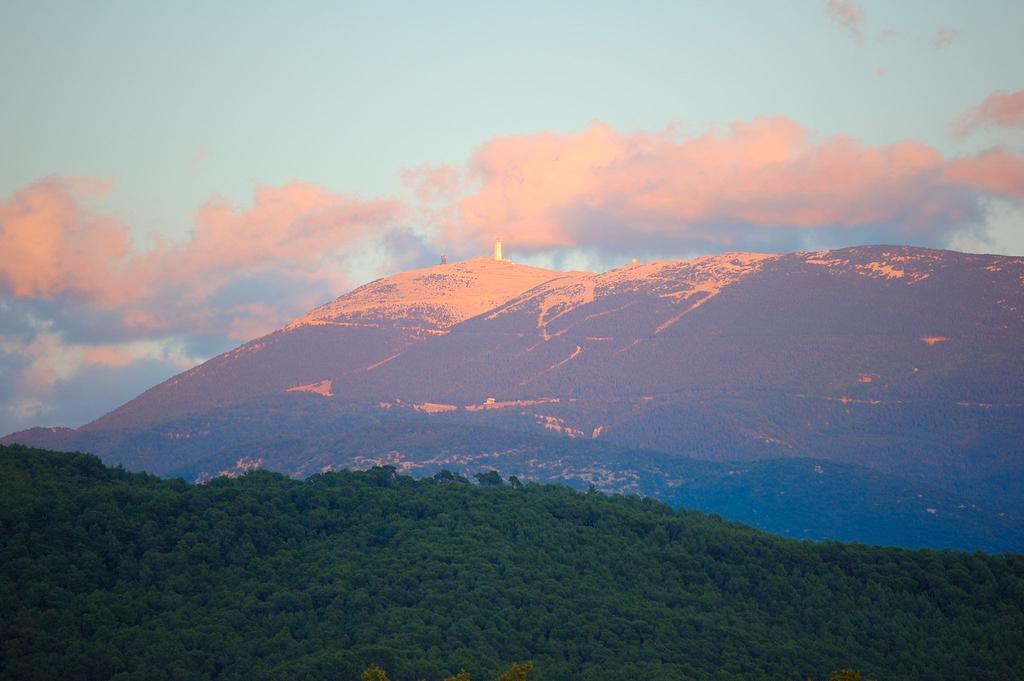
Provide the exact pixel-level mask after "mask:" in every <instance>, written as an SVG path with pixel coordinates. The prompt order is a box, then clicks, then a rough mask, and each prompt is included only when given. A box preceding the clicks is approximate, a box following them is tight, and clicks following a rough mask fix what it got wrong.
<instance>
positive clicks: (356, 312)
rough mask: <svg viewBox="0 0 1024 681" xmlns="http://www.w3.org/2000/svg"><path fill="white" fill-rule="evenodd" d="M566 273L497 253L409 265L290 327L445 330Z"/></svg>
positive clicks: (289, 328) (329, 304) (317, 310)
mask: <svg viewBox="0 0 1024 681" xmlns="http://www.w3.org/2000/svg"><path fill="white" fill-rule="evenodd" d="M564 274H565V273H563V272H557V271H554V270H548V269H543V268H540V267H532V266H529V265H517V264H514V263H511V262H509V261H501V260H495V259H494V258H473V259H470V260H463V261H460V262H454V263H445V264H441V265H434V266H432V267H425V268H422V269H416V270H407V271H405V272H399V273H397V274H394V275H392V276H390V277H385V278H383V279H377V280H375V281H371V282H370V283H368V284H365V285H363V286H360V287H359V288H357V289H355V290H353V291H351V292H350V293H346V294H345V295H343V296H340V297H339V298H336V299H334V300H332V301H331V302H329V303H326V304H325V305H321V306H320V307H318V308H316V309H315V310H313V311H311V312H309V313H308V314H306V315H303V316H302V317H299V318H298V319H296V320H295V321H293V322H292V323H291V324H289V325H288V326H287V327H286V329H287V330H292V329H295V328H299V327H303V326H322V325H339V326H352V325H362V324H368V323H369V324H379V323H383V322H386V323H389V324H398V325H402V324H403V323H404V324H408V325H410V326H416V327H426V328H428V329H433V330H444V329H448V328H450V327H452V326H454V325H455V324H458V323H459V322H461V321H464V320H466V319H469V318H470V317H475V316H476V315H478V314H481V313H483V312H486V311H487V310H491V309H493V308H495V307H497V306H498V305H501V304H502V303H504V302H505V301H507V300H509V299H510V298H513V297H515V296H517V295H519V294H521V293H523V292H524V291H528V290H529V289H531V288H533V287H535V286H537V285H539V284H543V283H544V282H547V281H551V280H552V279H555V278H557V277H560V276H563V275H564Z"/></svg>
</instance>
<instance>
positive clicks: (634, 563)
mask: <svg viewBox="0 0 1024 681" xmlns="http://www.w3.org/2000/svg"><path fill="white" fill-rule="evenodd" d="M0 476H2V479H3V481H4V483H3V494H2V495H0V529H2V534H0V537H2V539H0V541H2V546H0V611H2V612H3V613H4V615H3V617H2V619H0V641H2V643H0V645H2V648H0V678H2V679H19V680H30V679H54V678H61V679H90V680H91V679H154V680H159V679H245V680H246V681H256V680H258V679H284V678H296V679H298V678H302V679H324V680H325V681H326V680H331V681H335V680H340V681H357V680H358V679H360V678H361V677H362V676H363V674H364V672H365V671H366V670H368V669H372V668H374V667H375V666H379V667H380V668H381V669H383V670H386V673H387V675H388V677H389V678H391V679H394V680H396V681H406V680H408V681H415V680H418V679H435V680H436V679H444V678H448V677H455V678H458V676H457V674H458V673H459V672H460V670H465V672H466V674H467V675H471V676H472V678H474V679H493V678H495V677H497V676H498V675H499V674H502V673H503V672H506V670H509V669H510V665H513V664H514V663H517V662H524V661H528V660H529V661H532V662H533V663H534V665H535V666H534V667H533V670H532V671H531V672H530V678H533V679H536V680H537V681H545V680H551V681H553V680H556V679H558V680H561V679H566V680H568V679H594V680H608V681H612V680H616V681H618V680H620V679H634V678H635V679H666V680H668V679H673V680H675V679H716V680H719V679H720V680H726V679H761V678H766V679H780V680H782V679H794V680H795V679H805V678H808V677H814V678H819V679H821V678H828V677H829V673H830V670H835V669H845V668H854V669H858V670H860V671H861V672H863V674H864V676H865V677H871V678H877V679H879V680H880V681H882V680H884V679H899V681H911V680H913V679H922V680H923V679H928V680H933V679H964V680H972V681H973V680H979V681H982V680H986V679H991V680H993V681H996V680H998V681H1007V680H1012V679H1022V678H1024V556H1021V555H1019V554H1006V555H999V556H988V555H984V554H980V553H975V554H965V553H956V552H951V551H942V552H936V551H908V550H902V549H879V548H868V547H864V546H860V545H844V544H839V543H835V542H826V543H812V542H797V541H793V540H788V539H782V538H779V537H774V536H772V535H768V534H765V533H763V532H759V531H756V530H753V529H750V528H748V527H745V526H742V525H739V524H734V523H727V522H724V521H722V520H721V519H720V518H718V517H716V516H706V515H704V514H702V513H700V512H697V511H691V510H679V511H675V510H673V509H672V508H670V507H669V506H666V505H663V504H660V503H658V502H655V501H652V500H650V499H644V498H639V497H624V496H606V495H603V494H600V493H586V492H576V491H573V490H571V489H569V488H567V487H563V486H557V485H537V484H531V483H527V484H523V483H521V482H520V481H518V480H515V479H510V480H503V479H502V478H501V477H500V476H498V475H497V474H490V475H482V476H480V477H479V478H478V479H477V480H475V481H471V480H467V479H466V478H464V477H461V476H458V475H455V474H451V473H443V472H442V473H439V474H438V475H436V476H434V477H433V478H426V479H423V480H413V479H412V478H408V477H404V476H401V475H398V474H397V473H396V471H395V469H393V468H389V467H383V468H375V469H372V470H370V471H366V472H358V473H355V472H336V473H328V474H323V475H315V476H312V477H310V478H309V479H307V480H305V481H296V480H292V479H289V478H287V477H285V476H282V475H278V474H275V473H268V472H254V473H251V474H248V475H245V476H243V477H241V478H237V479H228V478H219V479H215V480H212V481H211V482H209V483H208V484H205V485H188V484H186V483H185V482H183V481H180V480H162V479H160V478H157V477H154V476H151V475H146V474H137V473H128V472H125V471H123V470H121V469H116V468H115V469H111V468H107V467H105V466H103V465H102V464H101V463H100V461H99V459H97V458H96V457H93V456H90V455H83V454H58V453H52V452H46V451H42V450H35V449H29V448H24V447H19V446H14V447H3V448H0ZM836 503H837V504H842V503H845V500H844V499H842V498H837V499H836Z"/></svg>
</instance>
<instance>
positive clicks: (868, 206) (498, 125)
mask: <svg viewBox="0 0 1024 681" xmlns="http://www.w3.org/2000/svg"><path fill="white" fill-rule="evenodd" d="M1022 29H1024V4H1022V3H1020V2H1019V1H1015V2H1002V1H998V0H991V1H987V2H980V3H978V2H966V1H964V2H937V1H934V0H932V1H927V2H925V1H921V2H919V1H917V0H901V2H898V3H893V2H868V1H867V0H860V1H854V0H807V1H803V0H793V1H792V2H785V3H779V2H768V1H764V2H761V1H759V0H748V1H742V2H741V1H736V2H729V1H727V0H723V1H722V2H714V3H709V2H680V1H674V2H635V1H634V2H599V1H591V2H556V3H552V2H536V3H534V2H520V3H507V2H503V3H497V2H494V3H491V2H480V1H475V2H435V3H414V2H382V1H379V0H378V1H374V2H348V3H341V2H289V3H285V2H280V3H273V2H252V1H250V2H216V3H209V2H203V3H200V2H189V1H183V2H176V3H166V2H164V3H156V2H146V1H134V2H117V1H108V2H102V3H82V2H48V1H46V0H33V1H31V2H29V1H21V0H7V1H6V2H3V3H0V82H2V83H3V85H2V87H0V112H2V114H0V434H2V433H6V432H10V431H14V430H18V429H22V428H26V427H30V426H35V425H46V426H49V425H62V426H72V427H73V426H78V425H81V424H82V423H85V422H88V421H89V420H92V419H93V418H96V417H98V416H100V415H102V414H103V413H105V412H106V411H109V410H110V409H112V408H114V407H116V406H117V405H119V404H121V403H122V402H124V401H126V400H127V399H130V398H131V397H133V396H135V395H136V394H138V393H140V392H141V391H143V390H145V389H146V388H148V387H150V386H151V385H153V384H155V383H157V382H159V381H162V380H165V379H167V378H169V377H170V376H172V375H174V374H176V373H178V372H180V371H183V370H185V369H187V368H189V367H191V366H194V365H195V364H197V363H199V362H202V361H205V360H206V359H208V358H210V357H212V356H214V355H216V354H218V353H220V352H223V351H225V350H228V349H230V348H232V347H234V346H236V345H238V344H240V343H242V342H244V341H246V340H248V339H251V338H254V337H258V336H260V335H262V334H265V333H268V332H270V331H272V330H274V329H275V328H279V327H280V326H282V325H283V324H285V323H287V322H288V321H289V320H291V319H293V318H295V317H298V316H300V315H301V314H303V313H304V312H306V311H307V310H309V309H310V308H312V307H314V306H315V305H317V304H320V303H323V302H325V301H327V300H330V299H332V298H334V297H336V296H338V295H341V294H342V293H345V292H346V291H348V290H350V289H351V288H353V287H355V286H357V285H359V284H361V283H364V282H366V281H368V280H370V279H373V278H376V277H379V276H385V275H387V274H390V273H393V272H395V271H399V270H402V269H407V268H410V267H416V266H424V265H428V264H431V263H434V262H436V261H437V258H438V256H439V254H441V253H446V254H448V255H449V257H451V258H453V259H454V258H463V257H473V256H477V255H481V254H483V253H484V252H485V251H486V250H487V248H488V246H489V244H490V242H491V241H492V240H493V239H494V238H495V237H497V236H500V237H502V238H503V240H504V242H505V250H506V254H508V255H511V256H512V257H513V258H514V259H515V260H517V261H519V262H528V263H531V264H536V265H541V266H547V267H552V268H556V269H566V268H576V269H590V270H604V269H608V268H611V267H614V266H617V265H619V264H621V263H623V262H627V261H628V260H629V259H631V258H633V257H637V258H640V259H642V260H647V259H655V258H684V257H692V256H696V255H702V254H707V253H719V252H726V251H738V250H753V251H765V252H789V251H794V250H816V249H822V248H839V247H844V246H851V245H859V244H869V243H901V244H911V245H918V246H928V247H937V248H953V249H956V250H963V251H974V252H989V253H1001V254H1009V255H1024V41H1022V40H1020V35H1021V32H1022Z"/></svg>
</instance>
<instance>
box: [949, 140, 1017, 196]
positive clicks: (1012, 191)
mask: <svg viewBox="0 0 1024 681" xmlns="http://www.w3.org/2000/svg"><path fill="white" fill-rule="evenodd" d="M944 178H945V179H946V180H947V181H948V182H950V183H952V184H957V185H961V186H967V187H973V188H975V189H978V190H980V191H983V192H985V193H988V194H994V195H997V196H1003V197H1007V198H1017V199H1021V198H1024V158H1021V157H1020V156H1016V155H1014V154H1011V153H1010V152H1008V151H1006V150H1005V149H989V150H988V151H984V152H982V153H980V154H978V155H977V156H972V157H969V158H962V159H956V160H954V161H950V162H949V163H948V164H947V165H946V167H945V171H944Z"/></svg>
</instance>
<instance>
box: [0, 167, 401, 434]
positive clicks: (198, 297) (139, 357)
mask: <svg viewBox="0 0 1024 681" xmlns="http://www.w3.org/2000/svg"><path fill="white" fill-rule="evenodd" d="M107 191H109V184H108V183H102V182H97V181H93V180H89V179H87V178H61V177H50V178H46V179H43V180H40V181H38V182H35V183H32V184H31V185H28V186H26V187H23V188H21V189H19V190H17V191H15V192H13V193H12V194H11V195H10V196H8V197H7V198H5V199H0V253H2V254H3V257H2V258H0V312H2V315H0V383H3V384H4V385H5V386H8V387H9V392H10V394H5V395H4V396H3V399H2V400H0V426H4V427H5V428H7V429H13V428H17V427H25V426H27V425H32V424H35V423H38V421H39V419H44V418H45V419H51V418H52V419H56V420H58V421H59V422H64V423H67V422H68V419H71V418H74V419H77V418H78V417H77V416H74V415H80V414H82V413H84V412H83V411H82V409H81V407H78V408H72V407H73V406H74V405H72V404H71V402H68V401H67V400H64V401H61V399H58V398H60V396H61V395H64V394H65V393H66V392H67V391H68V390H71V389H72V388H69V387H68V386H78V387H77V388H75V389H76V390H79V392H78V395H79V397H78V399H79V401H80V402H82V403H87V404H88V405H90V406H89V408H90V409H97V408H101V407H100V405H99V403H98V402H96V401H94V400H92V399H89V400H82V399H81V394H83V392H82V391H83V390H84V392H85V393H88V394H92V393H91V391H90V390H88V389H86V388H85V386H84V385H83V384H81V382H80V378H81V377H82V376H84V375H90V376H98V375H104V374H105V375H108V376H109V377H111V380H113V379H114V378H115V377H120V378H118V380H121V381H123V383H122V385H123V386H124V390H126V391H130V392H122V393H118V395H119V397H118V398H117V400H116V401H114V402H112V403H109V404H104V405H102V408H104V409H108V408H112V407H114V406H116V405H117V403H118V402H119V401H123V400H124V399H126V398H127V397H130V396H131V395H132V394H134V393H135V392H138V391H139V390H141V389H144V388H146V387H148V386H149V385H151V384H152V383H153V382H156V381H158V380H162V379H164V378H167V377H168V376H170V375H172V374H173V373H176V372H177V371H181V370H182V369H184V368H187V367H189V366H193V365H194V364H196V363H197V362H199V361H202V360H203V359H205V358H206V356H208V355H209V354H211V353H216V352H220V351H223V350H226V349H227V348H228V347H230V346H231V345H234V344H235V343H236V342H237V341H241V340H247V339H250V338H253V337H255V336H259V335H262V334H264V333H267V332H269V331H272V330H273V329H275V328H279V327H280V326H282V325H283V324H284V323H286V322H287V321H289V320H290V319H292V318H294V317H296V316H298V315H300V314H302V313H304V312H306V311H307V310H309V309H310V308H312V307H313V306H315V305H316V304H318V303H321V302H324V301H325V300H328V299H330V298H331V297H333V296H336V295H338V293H340V292H342V291H344V290H347V289H349V288H351V287H352V286H353V285H354V284H356V283H359V282H360V281H362V280H364V279H366V278H368V277H367V275H368V274H369V273H372V274H379V273H380V272H378V271H377V270H376V269H375V268H376V267H383V268H385V269H386V270H389V269H391V268H399V269H400V268H402V267H403V266H404V265H405V263H404V262H401V261H400V259H401V258H403V257H409V253H408V252H407V251H404V252H403V251H399V252H397V254H392V253H389V254H388V256H387V257H385V258H382V259H381V261H380V262H374V261H373V260H372V259H367V258H366V256H365V252H366V251H367V250H369V251H371V252H373V251H375V250H376V243H377V242H378V241H380V240H382V239H384V240H388V241H387V242H388V243H389V244H390V243H398V241H397V240H396V238H395V237H394V236H393V233H395V232H401V231H402V230H403V229H404V227H403V226H402V225H401V223H400V222H401V221H400V218H401V217H402V215H403V207H402V205H401V204H399V203H398V202H397V201H392V200H362V199H359V198H357V197H351V196H346V195H342V194H335V193H331V192H328V191H326V190H325V189H323V188H320V187H317V186H315V185H310V184H304V183H298V182H296V183H291V184H287V185H284V186H280V187H266V186H260V187H257V188H256V190H255V192H254V196H253V201H252V203H251V205H248V206H238V205H234V204H232V203H230V202H228V201H226V200H223V199H212V200H210V201H208V202H206V203H205V204H203V205H202V206H201V207H200V208H199V209H198V211H197V213H196V218H195V229H194V230H193V232H192V234H191V235H190V237H189V238H187V239H184V240H182V241H172V240H169V239H166V238H160V237H157V238H156V239H155V245H154V246H153V247H152V248H151V249H149V250H137V249H135V248H133V247H132V245H131V240H130V230H129V228H128V227H127V226H126V225H124V224H122V223H121V222H119V221H118V220H117V219H116V218H114V217H112V216H109V215H104V214H102V213H101V212H99V211H98V210H96V209H95V208H94V206H93V203H94V201H95V199H97V198H99V197H102V196H103V195H104V194H105V193H106V192H107ZM417 255H418V254H417ZM189 346H196V347H198V346H202V347H203V348H204V349H205V351H204V353H203V354H202V355H199V356H197V355H195V354H193V353H191V352H189V351H188V350H187V348H188V347H189ZM143 378H145V380H147V381H149V383H148V384H141V385H140V384H139V381H141V380H142V379H143ZM60 405H64V406H63V407H62V406H60ZM69 415H70V416H69ZM98 415H99V414H98V413H91V414H89V418H93V417H95V416H98Z"/></svg>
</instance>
